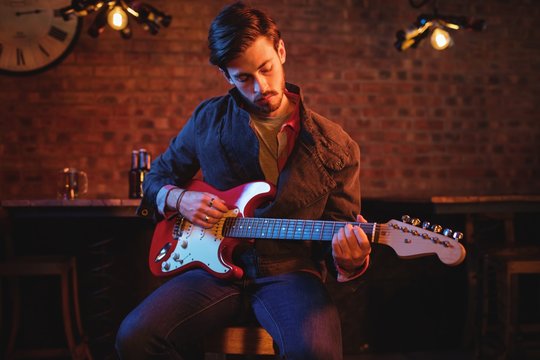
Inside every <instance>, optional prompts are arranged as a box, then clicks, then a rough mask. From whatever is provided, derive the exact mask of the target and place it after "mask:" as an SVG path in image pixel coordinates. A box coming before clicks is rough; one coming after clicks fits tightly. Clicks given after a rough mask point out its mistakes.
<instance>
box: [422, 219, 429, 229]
mask: <svg viewBox="0 0 540 360" xmlns="http://www.w3.org/2000/svg"><path fill="white" fill-rule="evenodd" d="M430 226H431V223H430V222H429V221H424V222H423V223H422V229H429V227H430Z"/></svg>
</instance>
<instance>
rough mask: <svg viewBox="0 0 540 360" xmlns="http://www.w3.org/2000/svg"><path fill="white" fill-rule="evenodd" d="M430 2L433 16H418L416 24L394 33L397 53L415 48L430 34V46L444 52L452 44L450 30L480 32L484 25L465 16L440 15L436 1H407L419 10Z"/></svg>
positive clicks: (481, 21)
mask: <svg viewBox="0 0 540 360" xmlns="http://www.w3.org/2000/svg"><path fill="white" fill-rule="evenodd" d="M430 1H433V4H434V5H433V14H422V15H420V16H418V18H417V19H416V22H414V24H413V25H412V26H410V27H409V28H407V29H405V30H399V31H398V32H397V33H396V42H395V44H394V45H395V47H396V48H397V49H398V50H399V51H404V50H407V49H408V48H411V47H412V48H416V47H417V46H418V44H419V43H420V41H422V40H423V39H424V38H426V37H427V36H428V35H429V34H430V33H431V46H433V48H434V49H436V50H444V49H447V48H449V47H450V46H452V45H453V44H454V41H453V39H452V36H451V35H450V30H460V29H465V30H473V31H482V30H484V29H485V27H486V23H485V21H484V20H481V19H473V18H467V17H465V16H454V15H441V14H439V12H438V9H437V0H422V1H421V2H420V3H416V2H415V1H414V0H409V2H410V4H411V6H413V7H414V8H419V7H421V6H423V5H425V4H427V3H429V2H430Z"/></svg>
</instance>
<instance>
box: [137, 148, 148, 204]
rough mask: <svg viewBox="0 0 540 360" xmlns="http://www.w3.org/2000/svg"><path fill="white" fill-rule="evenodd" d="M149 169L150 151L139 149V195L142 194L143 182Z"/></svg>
mask: <svg viewBox="0 0 540 360" xmlns="http://www.w3.org/2000/svg"><path fill="white" fill-rule="evenodd" d="M148 171H150V153H148V151H147V150H146V149H139V194H140V195H139V197H142V196H143V188H142V185H143V182H144V178H145V176H146V174H147V173H148Z"/></svg>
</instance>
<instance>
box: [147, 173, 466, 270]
mask: <svg viewBox="0 0 540 360" xmlns="http://www.w3.org/2000/svg"><path fill="white" fill-rule="evenodd" d="M187 189H188V190H191V191H202V192H209V193H212V194H214V195H217V196H219V197H220V198H221V199H222V200H224V201H225V202H226V204H227V207H228V208H229V211H228V212H227V213H226V214H225V216H224V217H223V218H222V219H221V220H220V221H219V222H218V223H217V224H215V225H214V226H213V227H212V228H210V229H204V228H201V227H199V226H196V225H194V224H192V223H190V222H189V221H188V220H186V219H184V218H183V217H181V216H173V217H172V218H169V219H165V220H162V221H160V222H159V223H158V224H157V225H156V228H155V230H154V235H153V238H152V243H151V245H150V253H149V259H148V260H149V265H150V270H151V271H152V273H153V274H154V275H156V276H169V275H174V274H177V273H180V272H183V271H186V270H188V269H192V268H203V269H205V270H207V271H208V272H210V273H211V274H213V275H215V276H217V277H220V278H225V279H239V278H241V277H242V275H243V271H242V269H241V268H240V267H239V266H236V265H235V264H234V263H233V261H232V255H233V251H234V249H235V247H236V246H237V245H238V244H240V243H241V242H242V241H246V240H248V239H249V240H251V239H273V240H287V241H297V240H299V241H305V240H315V241H332V237H333V235H334V234H335V233H336V232H337V231H338V230H339V229H340V228H341V227H343V226H345V225H346V224H347V222H339V221H322V220H294V219H270V218H253V217H249V216H250V215H251V214H253V213H254V211H255V209H257V207H259V206H260V205H262V204H263V203H264V202H267V201H269V200H271V199H273V197H274V195H275V188H274V187H273V186H272V185H270V184H268V183H266V182H262V181H261V182H252V183H248V184H244V185H241V186H238V187H235V188H232V189H230V190H227V191H219V190H216V189H214V188H213V187H212V186H210V185H208V184H206V183H204V182H202V181H198V180H193V181H192V182H190V183H189V185H188V186H187ZM403 220H404V221H397V220H391V221H389V222H387V223H385V224H377V223H356V222H350V224H353V225H358V226H360V227H361V228H362V229H363V230H364V232H365V233H366V234H367V235H368V237H369V239H370V241H371V242H372V243H379V244H385V245H388V246H390V247H392V248H393V249H394V251H395V252H396V254H397V255H398V256H399V257H402V258H413V257H419V256H426V255H431V254H437V256H438V257H439V259H440V260H441V261H442V262H443V263H445V264H447V265H458V264H460V263H461V262H462V261H463V260H464V258H465V249H464V248H463V246H462V245H461V244H460V243H459V240H460V239H461V238H462V237H463V234H461V233H457V232H456V233H453V232H452V231H451V230H449V229H446V230H444V232H443V233H441V230H442V229H441V228H440V226H439V225H434V226H433V227H431V226H429V223H424V224H423V226H424V227H419V226H417V225H420V224H419V223H420V221H419V220H418V219H410V218H408V217H404V219H403ZM432 230H433V231H432Z"/></svg>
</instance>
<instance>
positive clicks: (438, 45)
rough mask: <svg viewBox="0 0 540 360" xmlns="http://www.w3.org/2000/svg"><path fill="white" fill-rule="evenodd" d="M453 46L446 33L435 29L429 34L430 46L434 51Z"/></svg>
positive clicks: (438, 28) (440, 29) (450, 38)
mask: <svg viewBox="0 0 540 360" xmlns="http://www.w3.org/2000/svg"><path fill="white" fill-rule="evenodd" d="M453 44H454V40H453V39H452V37H451V36H450V34H449V33H448V31H446V30H444V29H442V28H440V27H436V28H435V29H433V32H432V33H431V46H433V48H434V49H435V50H444V49H446V48H448V47H450V46H452V45H453Z"/></svg>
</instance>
